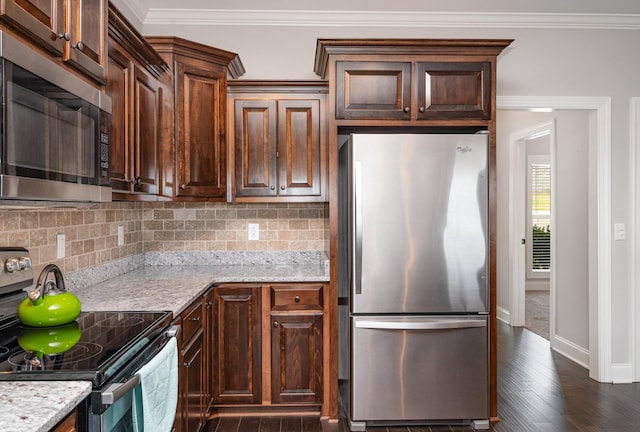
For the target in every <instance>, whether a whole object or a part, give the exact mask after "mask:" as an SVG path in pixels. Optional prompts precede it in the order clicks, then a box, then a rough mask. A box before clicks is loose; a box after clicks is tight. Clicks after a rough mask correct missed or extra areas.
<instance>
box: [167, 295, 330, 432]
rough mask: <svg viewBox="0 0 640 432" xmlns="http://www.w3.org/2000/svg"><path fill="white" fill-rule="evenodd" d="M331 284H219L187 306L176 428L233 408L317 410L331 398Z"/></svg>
mask: <svg viewBox="0 0 640 432" xmlns="http://www.w3.org/2000/svg"><path fill="white" fill-rule="evenodd" d="M325 289H326V285H325V284H323V283H288V284H287V283H281V284H272V285H268V284H246V283H227V284H218V285H214V286H213V287H212V288H211V289H209V290H208V291H207V292H206V293H204V294H203V296H201V297H200V298H198V300H196V301H195V302H194V303H193V304H191V305H190V306H189V307H188V308H187V309H185V311H184V312H183V313H182V314H181V315H180V317H179V318H178V319H177V320H176V323H180V325H181V333H180V337H179V351H180V368H179V373H180V376H179V404H178V411H177V414H176V422H175V427H176V432H199V431H201V430H202V429H203V427H204V425H205V424H206V422H207V419H208V418H211V417H217V416H221V415H228V414H229V413H232V414H234V415H235V414H238V413H241V414H248V413H256V414H257V413H264V412H267V411H272V412H274V411H275V412H278V413H281V414H282V413H287V412H289V413H294V412H295V413H297V414H300V413H304V412H307V413H309V414H312V413H313V414H317V413H318V411H319V410H320V408H321V406H322V405H323V403H325V402H324V399H326V398H325V396H326V395H324V392H323V383H324V380H325V361H326V359H325V356H324V353H325V348H324V345H325V344H326V341H325V339H326V330H325V326H326V322H325V319H326V318H325V310H324V303H325V302H324V300H323V299H324V295H325Z"/></svg>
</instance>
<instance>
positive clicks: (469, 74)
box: [315, 39, 511, 126]
mask: <svg viewBox="0 0 640 432" xmlns="http://www.w3.org/2000/svg"><path fill="white" fill-rule="evenodd" d="M510 43H511V40H497V39H496V40H493V39H491V40H485V39H478V40H471V39H459V40H456V39H373V40H360V39H335V40H334V39H320V40H318V45H317V50H316V63H315V71H316V73H317V74H318V75H320V77H321V78H323V79H329V80H330V81H333V84H332V89H334V90H335V95H334V101H335V106H334V107H330V108H329V109H330V110H333V111H334V113H335V119H336V121H337V122H339V123H340V124H349V123H350V122H351V123H352V122H354V121H355V122H360V121H365V122H368V123H361V124H362V125H368V126H392V125H394V124H398V125H399V124H403V125H409V126H471V125H472V124H471V123H470V122H477V123H475V124H473V126H482V125H487V124H488V123H487V122H489V121H490V120H492V119H493V118H494V115H495V108H494V98H495V67H496V58H497V55H498V54H499V53H500V52H501V51H502V50H503V49H504V48H505V47H506V46H508V45H509V44H510ZM376 122H378V123H376ZM380 122H386V123H380ZM394 122H395V123H394Z"/></svg>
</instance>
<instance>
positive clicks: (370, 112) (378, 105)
mask: <svg viewBox="0 0 640 432" xmlns="http://www.w3.org/2000/svg"><path fill="white" fill-rule="evenodd" d="M336 88H337V91H336V118H339V119H352V118H356V119H357V118H367V119H394V120H409V119H410V118H411V62H373V61H372V62H359V61H344V62H343V61H341V62H338V63H337V64H336Z"/></svg>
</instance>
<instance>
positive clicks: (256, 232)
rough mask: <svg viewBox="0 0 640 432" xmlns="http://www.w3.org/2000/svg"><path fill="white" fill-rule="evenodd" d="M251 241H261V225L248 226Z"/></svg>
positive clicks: (251, 224) (252, 224)
mask: <svg viewBox="0 0 640 432" xmlns="http://www.w3.org/2000/svg"><path fill="white" fill-rule="evenodd" d="M247 231H248V236H249V240H260V225H259V224H257V223H250V224H247Z"/></svg>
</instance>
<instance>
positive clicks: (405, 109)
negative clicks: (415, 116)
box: [402, 106, 411, 113]
mask: <svg viewBox="0 0 640 432" xmlns="http://www.w3.org/2000/svg"><path fill="white" fill-rule="evenodd" d="M402 111H404V112H406V113H408V112H409V111H411V107H408V106H406V107H404V109H403V110H402Z"/></svg>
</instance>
